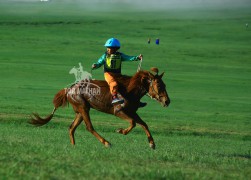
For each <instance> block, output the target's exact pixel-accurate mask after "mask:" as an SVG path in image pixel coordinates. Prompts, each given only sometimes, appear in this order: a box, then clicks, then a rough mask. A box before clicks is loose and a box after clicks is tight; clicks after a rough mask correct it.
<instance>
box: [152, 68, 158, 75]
mask: <svg viewBox="0 0 251 180" xmlns="http://www.w3.org/2000/svg"><path fill="white" fill-rule="evenodd" d="M150 70H151V71H152V72H155V73H156V74H157V75H158V73H159V69H158V68H156V67H152V68H151V69H150Z"/></svg>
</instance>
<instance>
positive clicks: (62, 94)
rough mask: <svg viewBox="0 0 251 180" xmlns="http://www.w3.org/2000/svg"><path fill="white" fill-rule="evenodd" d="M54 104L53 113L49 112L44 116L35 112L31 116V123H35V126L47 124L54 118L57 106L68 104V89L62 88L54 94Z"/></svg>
mask: <svg viewBox="0 0 251 180" xmlns="http://www.w3.org/2000/svg"><path fill="white" fill-rule="evenodd" d="M53 104H54V109H53V111H52V113H51V114H49V115H48V116H47V117H45V118H42V117H40V116H39V115H38V114H37V113H33V116H32V117H31V119H30V121H29V123H30V124H33V125H35V126H42V125H45V124H47V123H48V122H49V121H50V120H51V119H52V118H53V115H54V113H55V111H56V110H57V108H59V107H60V106H62V107H64V106H66V104H67V91H66V89H62V90H60V91H59V92H58V93H57V94H56V95H55V96H54V99H53Z"/></svg>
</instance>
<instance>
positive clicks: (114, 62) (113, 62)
mask: <svg viewBox="0 0 251 180" xmlns="http://www.w3.org/2000/svg"><path fill="white" fill-rule="evenodd" d="M137 60H139V59H138V56H128V55H125V54H123V53H120V52H116V53H115V54H111V55H108V54H107V53H105V54H103V55H102V56H101V57H100V58H99V59H98V62H97V63H95V65H96V67H95V69H97V68H99V67H101V66H102V65H104V72H113V73H121V65H122V61H137Z"/></svg>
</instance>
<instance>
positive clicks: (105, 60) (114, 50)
mask: <svg viewBox="0 0 251 180" xmlns="http://www.w3.org/2000/svg"><path fill="white" fill-rule="evenodd" d="M105 47H106V48H107V49H106V52H105V53H104V54H103V55H102V56H101V57H100V58H99V60H98V62H97V63H94V64H93V65H92V69H97V68H99V67H100V66H102V65H104V76H105V80H106V82H107V83H108V85H109V87H110V92H111V95H112V104H113V105H114V104H122V103H123V102H124V100H123V99H119V98H118V96H117V93H118V84H117V82H116V81H115V79H114V78H113V77H112V75H111V74H110V73H118V74H121V63H122V61H138V60H142V57H143V56H142V55H141V54H140V55H139V56H128V55H125V54H123V53H121V52H118V50H119V48H120V42H119V40H118V39H115V38H110V39H108V40H107V41H106V43H105ZM145 105H146V104H143V105H141V106H142V107H143V106H145Z"/></svg>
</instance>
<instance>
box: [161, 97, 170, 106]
mask: <svg viewBox="0 0 251 180" xmlns="http://www.w3.org/2000/svg"><path fill="white" fill-rule="evenodd" d="M170 103H171V101H170V99H167V100H166V101H165V102H164V103H163V106H164V107H167V106H169V104H170Z"/></svg>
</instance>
